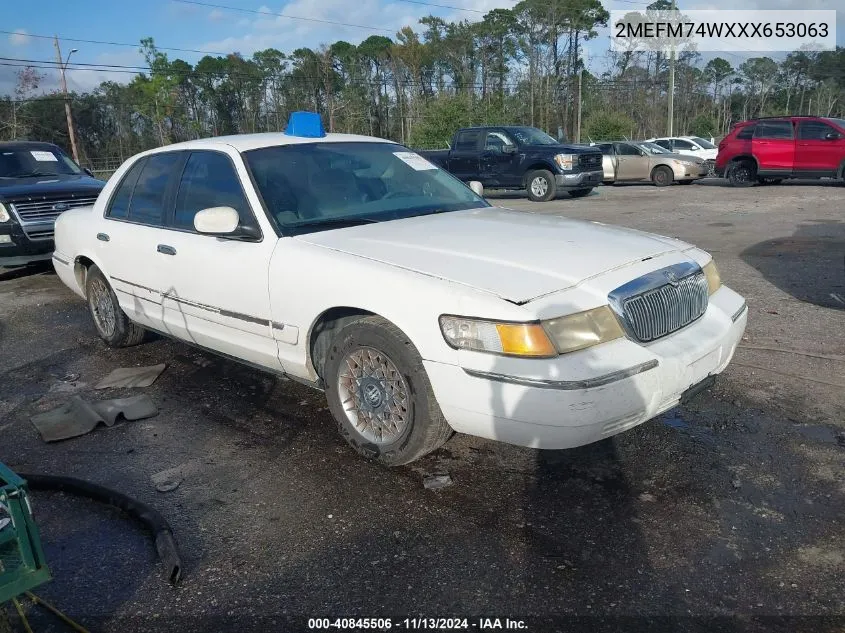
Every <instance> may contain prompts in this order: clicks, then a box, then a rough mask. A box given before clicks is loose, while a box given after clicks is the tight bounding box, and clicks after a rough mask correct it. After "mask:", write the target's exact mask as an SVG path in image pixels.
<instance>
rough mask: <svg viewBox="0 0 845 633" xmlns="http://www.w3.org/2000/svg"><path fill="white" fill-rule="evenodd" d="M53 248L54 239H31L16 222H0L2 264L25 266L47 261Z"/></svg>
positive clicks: (0, 261)
mask: <svg viewBox="0 0 845 633" xmlns="http://www.w3.org/2000/svg"><path fill="white" fill-rule="evenodd" d="M2 236H7V237H2ZM53 248H54V244H53V240H52V239H39V240H33V239H30V238H29V237H27V235H26V234H25V233H24V232H23V229H22V228H21V226H20V225H19V224H17V223H16V222H4V223H3V224H0V266H24V265H26V264H31V263H33V262H40V261H47V260H49V259H50V255H51V253H52V252H53Z"/></svg>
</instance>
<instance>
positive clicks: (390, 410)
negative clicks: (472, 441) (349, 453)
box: [323, 316, 453, 466]
mask: <svg viewBox="0 0 845 633" xmlns="http://www.w3.org/2000/svg"><path fill="white" fill-rule="evenodd" d="M323 373H324V374H325V375H324V377H323V379H324V382H325V384H326V397H327V399H328V403H329V409H330V410H331V412H332V415H334V418H335V420H337V423H338V428H339V430H340V434H341V435H342V436H343V437H344V439H345V440H346V441H347V442H348V443H349V445H350V446H352V448H354V449H355V450H356V451H357V452H358V453H359V454H361V455H363V456H364V457H366V458H368V459H373V460H375V461H377V462H379V463H381V464H384V465H386V466H400V465H402V464H408V463H410V462H412V461H414V460H417V459H419V458H420V457H422V456H424V455H426V454H428V453H430V452H432V451H434V450H436V449H438V448H440V447H441V446H442V445H443V444H445V443H446V441H447V440H448V439H449V438H450V437H451V436H452V433H453V431H452V428H451V427H450V426H449V424H448V423H447V422H446V419H445V418H444V417H443V413H442V412H441V411H440V406H439V405H438V404H437V401H436V400H435V398H434V393H433V392H432V389H431V383H430V382H429V379H428V375H427V374H426V372H425V368H424V367H423V364H422V358H421V357H420V355H419V352H417V350H416V348H415V347H414V345H413V343H411V341H410V340H409V339H408V337H407V336H405V334H404V333H403V332H402V331H401V330H400V329H399V328H397V327H396V326H395V325H393V324H392V323H390V322H389V321H387V320H385V319H383V318H381V317H378V316H371V317H366V318H363V319H361V320H359V321H355V322H353V323H350V324H349V325H347V326H346V327H344V328H343V329H342V330H341V331H340V332H338V334H337V336H336V337H335V339H334V340H333V341H332V344H331V347H330V348H329V352H328V357H327V359H326V363H325V371H324V372H323Z"/></svg>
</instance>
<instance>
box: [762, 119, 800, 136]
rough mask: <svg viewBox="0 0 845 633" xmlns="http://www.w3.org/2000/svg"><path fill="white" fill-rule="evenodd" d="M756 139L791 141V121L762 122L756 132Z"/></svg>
mask: <svg viewBox="0 0 845 633" xmlns="http://www.w3.org/2000/svg"><path fill="white" fill-rule="evenodd" d="M754 138H767V139H791V138H792V122H791V121H761V122H760V123H758V124H757V128H756V129H755V130H754Z"/></svg>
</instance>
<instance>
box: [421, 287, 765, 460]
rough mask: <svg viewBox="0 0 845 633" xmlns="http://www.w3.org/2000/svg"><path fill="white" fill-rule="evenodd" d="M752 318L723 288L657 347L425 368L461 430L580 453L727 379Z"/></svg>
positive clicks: (623, 343)
mask: <svg viewBox="0 0 845 633" xmlns="http://www.w3.org/2000/svg"><path fill="white" fill-rule="evenodd" d="M747 317H748V310H747V308H746V307H745V302H744V300H743V299H742V297H740V296H739V295H738V294H736V293H735V292H733V291H732V290H730V289H729V288H726V287H722V288H721V289H720V290H718V291H717V292H716V293H714V294H713V295H712V296H711V298H710V305H709V306H708V309H707V311H706V312H705V314H704V316H702V317H701V318H700V319H698V320H697V321H696V322H695V323H692V324H691V325H689V326H687V327H686V328H683V329H682V330H680V331H678V332H675V333H674V334H671V335H669V336H667V337H665V338H663V339H660V340H658V341H655V342H653V343H649V344H640V343H635V342H634V341H631V340H629V339H627V338H622V339H618V340H616V341H612V342H609V343H605V344H603V345H598V346H596V347H593V348H589V349H586V350H583V351H582V352H576V353H574V354H566V355H563V356H559V357H557V358H554V359H549V360H523V359H520V361H522V362H521V363H515V362H513V359H501V358H493V359H492V360H491V362H490V365H489V366H488V367H486V368H485V369H484V370H480V369H479V368H472V369H469V370H468V369H467V368H465V367H460V366H456V365H449V364H445V363H437V362H431V361H424V365H425V368H426V371H427V372H428V376H429V379H430V380H431V385H432V388H433V389H434V394H435V396H436V397H437V401H438V403H439V404H440V408H441V410H442V411H443V415H444V416H445V417H446V419H447V420H448V422H449V424H450V425H451V426H452V428H454V429H455V430H456V431H458V432H461V433H467V434H469V435H477V436H479V437H485V438H489V439H494V440H499V441H503V442H507V443H510V444H517V445H520V446H528V447H532V448H541V449H562V448H573V447H576V446H581V445H584V444H589V443H592V442H596V441H599V440H601V439H604V438H607V437H612V436H613V435H616V434H618V433H621V432H623V431H626V430H628V429H631V428H633V427H635V426H637V425H639V424H641V423H643V422H645V421H646V420H649V419H651V418H654V417H655V416H657V415H659V414H661V413H663V412H664V411H667V410H668V409H671V408H672V407H674V406H676V405H677V404H678V403H679V402H680V401H681V398H682V397H684V396H685V394H688V393H689V392H690V388H692V387H695V386H696V385H699V384H701V383H702V381H705V380H708V379H709V378H710V377H711V376H715V375H716V374H719V373H721V372H722V371H723V370H724V369H725V367H726V366H727V365H728V363H729V362H730V360H731V358H732V357H733V354H734V352H735V350H736V346H737V345H738V344H739V341H740V340H741V338H742V335H743V332H744V331H745V326H746V321H747ZM515 367H522V368H524V370H523V372H522V373H517V372H515V371H514V368H515Z"/></svg>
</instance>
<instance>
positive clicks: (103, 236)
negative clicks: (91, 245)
mask: <svg viewBox="0 0 845 633" xmlns="http://www.w3.org/2000/svg"><path fill="white" fill-rule="evenodd" d="M97 239H98V240H100V241H101V242H108V241H109V239H110V238H109V236H108V234H107V233H97Z"/></svg>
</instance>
